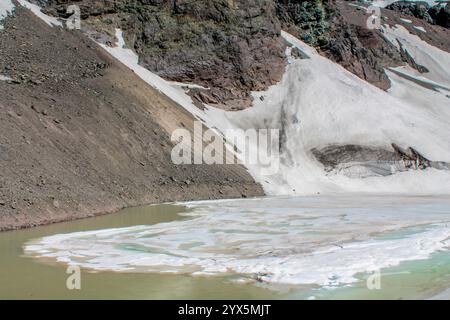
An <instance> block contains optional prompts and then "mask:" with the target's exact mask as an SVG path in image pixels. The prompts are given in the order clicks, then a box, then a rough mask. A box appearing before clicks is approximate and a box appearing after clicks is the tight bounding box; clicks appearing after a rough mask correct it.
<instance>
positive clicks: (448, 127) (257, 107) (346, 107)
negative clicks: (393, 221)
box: [102, 27, 450, 195]
mask: <svg viewBox="0 0 450 320" xmlns="http://www.w3.org/2000/svg"><path fill="white" fill-rule="evenodd" d="M398 30H400V32H398ZM386 35H387V37H391V38H393V37H394V36H395V37H397V36H398V35H401V36H402V37H403V38H404V39H405V40H404V42H405V43H406V44H408V46H410V47H411V51H412V53H411V54H412V56H414V57H415V58H417V60H418V63H419V64H423V65H425V66H426V67H427V68H429V69H430V71H431V72H430V79H429V78H424V79H422V78H423V77H422V78H420V77H421V75H417V74H412V71H411V70H408V69H405V70H400V71H402V72H407V73H408V72H409V73H411V75H412V76H414V77H416V82H412V81H407V80H406V79H405V78H404V77H401V76H399V75H398V74H397V73H393V72H391V73H388V74H389V76H390V77H391V79H392V81H393V87H392V88H391V90H390V91H389V92H385V91H382V90H380V89H378V88H376V87H374V86H372V85H370V84H368V83H367V82H365V81H363V80H361V79H360V78H358V77H356V76H355V75H353V74H352V73H350V72H348V71H347V70H345V69H344V68H342V67H341V66H339V65H338V64H335V63H333V62H332V61H330V60H328V59H326V58H324V57H322V56H321V55H319V54H318V53H317V52H316V50H315V49H313V48H311V47H309V46H308V45H306V44H305V43H303V42H302V41H300V40H298V39H296V38H295V37H293V36H292V35H290V34H288V33H285V32H283V37H284V38H285V39H286V40H287V41H288V42H290V43H291V44H292V45H293V46H295V47H297V48H298V49H299V50H301V51H302V52H303V53H304V54H305V55H306V56H307V57H309V58H308V59H302V60H294V59H293V58H292V57H290V59H289V61H290V64H289V65H288V67H287V69H286V73H285V75H284V77H283V79H282V81H281V82H280V83H279V84H277V85H275V86H272V87H270V88H269V89H268V90H267V91H265V92H255V93H254V96H255V101H254V106H253V107H252V108H250V109H247V110H243V111H239V112H226V111H224V110H221V109H216V108H213V107H209V106H207V108H206V109H205V110H204V111H203V110H200V109H199V108H197V107H196V106H195V105H194V104H193V102H192V100H191V98H190V97H189V96H188V95H186V94H185V92H184V91H183V90H182V89H181V88H180V87H179V84H171V83H169V82H167V81H165V80H163V79H162V78H160V77H159V76H157V75H155V74H153V73H152V72H150V71H148V70H147V69H145V68H143V67H142V66H140V65H139V64H138V57H137V55H136V54H135V53H134V52H133V51H132V50H129V49H126V48H124V40H123V35H122V32H121V31H120V30H117V33H116V37H117V39H118V40H119V43H118V45H117V46H116V47H114V48H111V47H108V46H105V45H102V46H103V48H104V49H105V50H106V51H108V52H109V53H110V54H111V55H112V56H114V57H115V58H117V59H118V60H119V61H121V62H122V63H124V64H125V65H126V66H127V67H129V68H130V69H132V70H133V71H134V72H135V73H136V74H137V75H138V76H139V77H141V78H142V79H143V80H144V81H146V82H147V83H148V84H150V85H151V86H153V87H154V88H156V89H158V90H159V91H161V92H162V93H164V94H165V95H167V96H168V97H169V98H171V99H173V100H174V101H175V102H177V103H179V104H180V105H181V106H183V107H184V108H185V109H186V110H188V111H189V112H191V113H192V114H193V115H194V116H195V117H197V118H198V119H200V120H202V121H203V122H204V123H205V124H206V125H207V126H208V127H209V128H216V129H218V132H222V133H226V131H227V130H228V129H244V130H247V129H280V130H281V132H282V134H283V137H284V141H283V144H282V150H281V164H280V169H279V171H278V172H277V173H276V174H274V175H272V176H265V175H261V174H260V173H261V168H260V167H259V166H257V165H248V166H247V168H248V170H249V172H250V173H251V174H252V175H253V176H254V178H255V180H257V181H258V182H260V183H261V184H262V185H263V187H264V189H265V191H266V192H267V193H268V194H273V195H275V194H315V193H334V192H386V193H415V194H429V193H439V194H442V193H446V194H450V172H448V171H439V170H435V169H429V170H426V171H408V172H402V173H398V174H395V175H392V176H388V177H370V178H365V179H355V178H349V177H347V176H345V175H344V174H329V173H327V172H325V170H324V167H323V165H322V164H320V163H319V162H318V161H317V160H316V159H315V157H314V156H313V155H312V153H311V149H313V148H317V149H321V148H324V147H327V146H329V145H346V144H356V145H362V146H369V147H378V148H384V149H387V150H391V144H392V143H396V144H397V145H399V146H401V147H404V148H407V147H413V148H415V149H416V150H418V151H419V152H421V153H422V154H423V155H424V156H425V157H427V158H429V159H430V160H433V161H448V162H450V116H449V109H450V108H448V106H449V99H448V98H447V97H446V95H445V94H444V93H443V92H440V91H439V90H438V89H437V88H440V89H441V90H444V89H442V88H445V87H446V83H447V82H446V81H447V80H446V79H447V77H448V75H447V74H446V73H445V72H444V71H442V70H439V68H438V67H434V65H435V64H436V63H439V65H440V66H446V65H448V63H449V61H450V59H449V55H448V54H446V55H444V54H442V53H441V52H439V51H437V49H436V48H428V47H425V46H428V45H427V44H426V43H424V42H421V41H419V40H420V39H419V40H418V38H413V37H412V35H407V34H404V33H403V31H402V29H401V27H398V28H397V29H396V30H386ZM406 40H409V42H407V41H406ZM428 49H429V50H430V51H429V53H428V55H426V52H427V50H428ZM408 50H409V47H408ZM430 52H431V54H430ZM288 53H289V50H288ZM436 57H438V58H436ZM446 70H449V69H446ZM396 71H399V70H396ZM431 75H432V76H431ZM420 81H422V82H423V81H428V85H430V86H432V87H433V88H434V90H429V89H427V88H426V87H424V86H421V85H420ZM433 84H434V85H435V86H433ZM444 91H445V90H444ZM261 96H263V97H264V99H259V97H261ZM272 143H278V141H272Z"/></svg>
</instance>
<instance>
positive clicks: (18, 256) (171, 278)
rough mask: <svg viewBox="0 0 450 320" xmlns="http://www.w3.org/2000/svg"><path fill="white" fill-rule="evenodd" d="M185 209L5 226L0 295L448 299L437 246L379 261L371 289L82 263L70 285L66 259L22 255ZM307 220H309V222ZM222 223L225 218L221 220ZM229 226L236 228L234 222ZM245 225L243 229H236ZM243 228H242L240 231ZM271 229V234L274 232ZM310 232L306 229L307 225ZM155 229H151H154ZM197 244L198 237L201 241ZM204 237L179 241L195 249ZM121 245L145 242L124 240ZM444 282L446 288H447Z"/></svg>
mask: <svg viewBox="0 0 450 320" xmlns="http://www.w3.org/2000/svg"><path fill="white" fill-rule="evenodd" d="M186 211H188V209H187V208H186V207H184V206H178V205H157V206H148V207H142V208H132V209H126V210H123V211H122V212H120V213H117V214H112V215H106V216H102V217H96V218H91V219H85V220H78V221H73V222H67V223H59V224H54V225H50V226H44V227H38V228H33V229H27V230H20V231H12V232H4V233H0V255H1V261H0V299H427V298H433V297H437V298H442V299H449V298H450V293H449V292H448V288H450V254H449V252H448V251H437V252H435V253H433V254H432V255H431V256H430V258H428V259H424V260H413V261H405V262H402V263H400V265H397V266H395V267H390V268H385V269H381V273H380V275H381V276H380V278H379V279H380V281H379V282H380V283H379V284H380V287H378V288H376V289H375V290H369V289H368V287H367V285H366V283H367V281H366V279H367V277H369V276H371V275H370V274H358V275H357V278H358V279H360V281H358V282H356V283H353V284H350V285H342V286H337V287H334V288H327V287H320V286H318V285H302V286H298V285H297V286H285V285H272V286H268V285H266V284H262V283H259V282H258V281H253V282H239V281H236V280H238V279H240V278H239V277H238V276H237V275H232V274H228V275H223V276H220V275H219V276H217V275H216V276H213V277H211V276H205V275H203V276H192V275H189V274H186V275H180V274H161V273H138V272H130V273H120V272H111V271H102V272H98V271H97V272H92V271H87V270H83V269H82V273H81V289H80V290H69V289H67V287H66V280H67V278H68V277H69V275H68V274H66V267H67V266H66V265H64V264H62V263H55V262H54V261H45V260H42V259H35V258H31V257H29V256H25V255H24V251H23V246H24V244H25V243H27V242H29V241H30V240H32V239H37V238H41V237H46V236H51V235H56V234H66V233H73V232H79V231H90V230H101V229H111V228H124V227H132V226H138V225H149V226H151V225H156V224H160V223H164V222H174V221H179V222H182V221H183V220H188V219H192V217H186V216H181V215H180V213H183V212H184V213H185V212H186ZM307 226H309V224H307ZM219 227H220V226H219ZM429 228H430V227H429V226H428V225H424V226H414V227H410V228H402V229H399V230H394V231H390V232H384V233H381V234H378V235H376V238H377V239H379V240H395V239H402V238H404V237H406V236H408V235H414V234H416V233H420V232H423V231H426V230H428V229H429ZM230 230H232V229H230ZM238 231H239V232H242V231H241V230H238ZM239 232H238V233H239ZM268 234H271V233H270V232H269V233H268ZM305 234H306V233H305ZM149 236H151V235H149ZM199 244H200V242H199ZM199 244H195V243H190V244H188V245H187V244H186V245H184V246H185V247H183V245H182V246H180V248H181V249H190V246H192V247H195V246H197V245H199ZM119 249H121V250H126V251H138V252H142V253H143V254H146V253H152V252H146V250H147V249H146V247H145V246H144V247H140V246H139V247H136V245H133V244H131V245H129V246H127V244H123V245H122V247H121V248H119ZM446 290H447V291H446Z"/></svg>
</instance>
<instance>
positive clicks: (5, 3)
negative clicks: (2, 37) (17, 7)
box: [0, 0, 14, 30]
mask: <svg viewBox="0 0 450 320" xmlns="http://www.w3.org/2000/svg"><path fill="white" fill-rule="evenodd" d="M13 11H14V4H13V3H12V1H11V0H2V2H0V30H3V25H2V20H3V19H5V18H6V17H7V16H9V15H10V14H11V13H12V12H13Z"/></svg>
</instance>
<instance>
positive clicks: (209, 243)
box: [0, 194, 450, 299]
mask: <svg viewBox="0 0 450 320" xmlns="http://www.w3.org/2000/svg"><path fill="white" fill-rule="evenodd" d="M449 249H450V197H437V196H436V197H425V196H421V197H414V196H386V195H376V196H375V195H361V194H354V195H345V196H341V195H336V196H320V195H318V196H308V197H266V198H255V199H242V200H219V201H200V202H189V203H178V204H163V205H152V206H146V207H140V208H130V209H125V210H123V211H121V212H119V213H116V214H110V215H105V216H100V217H96V218H90V219H84V220H77V221H72V222H66V223H59V224H53V225H48V226H43V227H37V228H32V229H25V230H19V231H10V232H3V233H0V255H1V261H0V274H1V276H0V299H56V298H58V299H429V298H439V299H450V290H449V288H450V254H449ZM68 266H72V269H73V266H75V267H76V268H79V270H80V278H79V280H80V282H79V283H80V285H81V288H80V289H79V290H77V289H73V290H69V289H68V288H67V285H66V282H67V279H68V278H69V277H71V274H68V273H67V269H68Z"/></svg>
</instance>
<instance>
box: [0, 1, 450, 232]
mask: <svg viewBox="0 0 450 320" xmlns="http://www.w3.org/2000/svg"><path fill="white" fill-rule="evenodd" d="M21 2H22V3H23V2H24V1H22V0H21ZM31 2H33V3H35V4H38V5H40V6H42V8H43V12H45V13H46V14H49V15H51V16H53V17H57V18H59V19H60V20H61V21H64V19H66V18H68V17H69V16H70V14H68V13H67V6H68V5H70V4H76V5H78V6H79V7H80V8H81V18H82V29H81V30H72V31H69V30H67V28H65V27H51V26H49V25H48V24H46V23H45V22H44V21H42V20H40V19H39V18H37V17H36V15H33V14H32V13H31V12H30V11H29V10H26V9H25V8H23V7H22V6H20V5H19V2H18V1H16V0H13V3H14V4H15V5H16V10H15V11H14V12H13V13H12V14H10V15H9V16H8V14H6V15H3V16H1V18H0V19H3V20H2V27H3V29H2V30H0V57H1V59H0V108H1V111H2V112H1V113H0V131H1V135H0V169H1V170H2V172H3V174H2V175H1V176H0V211H1V213H2V214H0V229H11V228H16V227H25V226H32V225H37V224H43V223H50V222H55V221H61V220H66V219H72V218H76V217H84V216H91V215H94V214H97V213H104V212H109V211H115V210H117V209H119V208H122V207H125V206H133V205H139V204H144V203H154V202H162V201H169V200H171V201H173V200H186V199H208V198H229V197H246V196H254V195H262V194H263V193H264V192H263V189H262V187H261V185H259V184H257V183H255V181H254V178H255V177H257V175H255V174H253V177H252V176H250V175H249V173H248V172H247V170H246V168H244V167H241V166H237V165H236V166H221V165H219V166H203V165H200V166H176V165H174V164H172V162H171V161H170V152H171V149H172V146H173V144H172V143H171V142H170V133H171V132H172V131H173V130H174V129H175V128H179V127H184V128H187V129H189V130H192V127H193V121H194V118H193V116H192V115H191V114H190V113H188V112H187V111H186V108H185V109H183V108H182V107H181V106H180V105H177V104H176V103H175V102H174V101H172V100H171V99H170V98H169V96H170V94H168V93H167V92H166V94H167V95H168V96H165V95H164V94H162V93H161V92H159V91H158V90H156V89H154V88H152V87H151V86H149V85H148V83H146V82H145V81H143V80H142V79H141V78H139V76H140V75H139V74H138V73H136V72H132V71H131V70H130V69H128V68H127V67H125V65H123V64H121V63H120V61H118V60H120V56H115V58H117V59H118V60H116V59H114V58H113V56H110V55H108V53H107V52H106V51H105V50H103V49H102V48H101V47H100V46H99V45H98V43H96V42H99V43H102V44H104V45H106V46H107V47H106V48H112V47H115V46H116V47H115V48H117V49H119V50H120V49H123V48H118V47H117V45H116V41H117V40H118V39H117V35H118V34H120V33H118V32H117V29H118V28H119V29H121V30H123V32H124V35H125V44H126V46H127V47H128V48H132V49H133V51H134V52H135V53H137V54H138V56H139V63H140V65H141V66H143V67H145V68H147V69H148V70H150V71H151V72H153V73H154V74H156V75H160V76H161V77H162V78H164V79H166V80H168V81H173V82H179V83H182V85H181V86H182V87H183V88H185V89H186V85H185V84H186V83H188V84H195V85H196V86H194V87H190V88H189V89H186V92H187V93H188V94H189V95H190V96H191V97H192V98H193V100H194V101H195V104H196V106H198V107H199V108H198V110H197V109H196V111H198V112H201V113H202V114H203V115H205V116H207V117H209V120H212V121H210V122H208V121H205V123H207V124H208V125H210V127H215V128H219V130H222V131H224V130H225V129H227V126H228V125H229V126H230V127H232V128H238V129H249V128H266V127H269V126H272V127H273V128H279V129H280V130H281V134H282V142H281V143H280V146H281V149H282V150H281V151H282V152H283V154H282V157H281V161H282V165H283V166H284V168H285V169H286V170H285V171H284V172H282V173H281V174H280V176H282V178H281V179H279V180H277V179H278V178H279V177H278V176H276V177H275V178H273V179H263V178H261V177H258V182H259V183H261V184H262V185H263V186H264V187H265V190H269V189H270V190H271V191H274V190H275V191H279V192H285V193H290V192H292V191H294V192H297V191H299V190H300V191H305V192H306V191H310V192H311V190H312V192H316V191H317V192H321V191H322V190H340V189H339V188H338V187H336V184H335V181H331V180H333V179H331V180H330V179H329V176H328V174H329V173H330V172H332V173H336V172H337V174H341V173H342V172H344V173H348V172H350V173H351V174H355V175H357V176H358V177H361V172H363V173H364V175H366V176H370V177H372V176H373V174H374V171H377V170H378V171H377V172H382V175H385V176H392V175H395V174H396V173H398V172H402V173H405V174H406V175H409V174H410V172H409V171H410V169H411V168H416V169H418V170H426V169H428V168H433V169H436V168H437V169H439V170H441V169H442V170H446V169H448V168H447V165H448V163H449V161H450V160H449V159H450V158H448V153H447V151H446V150H447V149H448V145H447V147H446V143H447V140H446V139H447V138H446V137H445V136H447V134H446V133H445V132H446V131H445V130H447V129H446V128H447V127H448V125H447V122H446V121H447V120H446V119H447V113H448V111H446V110H447V109H445V108H444V107H445V105H446V104H447V103H448V99H449V97H450V95H448V94H447V95H446V92H447V91H448V73H446V71H445V70H443V69H445V66H447V65H448V64H447V62H448V56H447V54H448V52H450V34H449V32H450V30H449V29H448V27H447V25H446V23H444V22H443V21H446V20H445V19H446V18H445V17H446V12H448V7H449V6H448V5H447V6H441V7H439V8H438V7H426V10H425V11H423V10H422V9H420V10H422V11H420V10H419V9H418V8H419V7H412V6H405V4H404V3H397V4H396V3H392V2H391V1H388V2H389V5H388V6H387V7H386V8H383V9H382V21H381V22H382V24H383V28H377V29H368V28H367V19H368V18H369V15H368V14H367V11H366V9H365V7H364V6H365V5H367V3H366V2H358V1H331V0H330V1H326V0H323V1H321V0H314V1H303V0H248V1H244V0H210V1H206V0H205V1H204V0H198V1H192V0H171V1H169V0H115V1H108V0H33V1H31ZM2 9H3V8H2ZM418 10H419V11H420V12H419V11H418ZM62 25H63V24H62ZM282 30H286V31H288V32H289V33H286V32H284V31H282ZM293 36H295V37H297V38H299V39H300V40H303V41H304V42H301V41H299V40H297V39H295V38H294V37H293ZM402 37H403V38H402ZM107 50H108V51H109V49H107ZM109 52H111V51H109ZM428 53H430V54H428ZM431 53H432V54H433V55H432V54H431ZM430 57H431V58H433V59H434V60H433V59H431V58H430ZM435 57H438V58H439V59H435ZM440 58H442V59H440ZM430 60H433V61H430ZM440 60H442V61H440ZM440 63H442V64H440ZM338 64H339V65H340V66H342V67H344V68H345V69H346V70H344V69H343V68H341V67H340V66H339V65H338ZM347 71H349V72H350V73H349V72H347ZM147 72H148V71H147ZM354 75H356V76H357V77H359V78H360V79H358V78H357V77H355V76H354ZM407 81H409V82H407ZM183 83H184V84H183ZM368 83H370V84H372V85H375V86H376V87H378V88H381V89H383V90H384V91H383V90H379V89H378V88H375V87H373V86H372V85H369V84H368ZM165 84H167V83H165ZM178 85H179V84H178ZM168 86H170V83H169V84H168ZM178 89H180V88H179V87H177V89H176V90H178ZM160 90H161V91H163V93H164V90H162V89H160ZM171 90H174V88H173V87H171ZM408 90H413V92H409V95H411V97H413V98H411V97H409V96H408V94H406V93H405V92H408ZM446 90H447V91H446ZM253 91H259V92H258V93H255V95H254V96H253V95H252V92H253ZM178 92H179V93H180V94H181V95H182V94H183V92H182V90H179V91H178ZM412 93H414V95H413V94H412ZM420 94H421V95H420ZM255 97H256V98H255ZM368 97H370V101H366V99H369V98H368ZM172 98H173V97H172ZM355 101H356V102H355ZM179 103H180V104H182V103H181V102H179ZM386 103H387V104H388V105H385V104H386ZM393 106H394V107H393ZM241 109H245V110H243V111H238V110H241ZM362 109H364V110H365V112H361V110H362ZM225 111H231V112H225ZM355 114H356V115H357V116H355ZM379 117H381V120H382V121H381V120H380V119H379ZM355 119H356V120H357V121H356V120H355ZM374 123H377V124H378V126H375V127H373V124H374ZM350 124H351V125H350ZM330 128H334V131H333V130H331V129H330ZM380 128H381V129H380ZM437 128H439V130H441V131H439V130H438V129H437ZM330 130H331V131H332V132H329V133H328V131H330ZM358 130H359V131H358ZM438 131H439V132H438ZM300 133H301V134H300ZM400 133H401V134H400ZM442 133H443V134H444V137H441V136H440V135H439V134H442ZM322 135H324V137H322ZM319 137H322V138H323V139H322V140H320V139H319ZM362 137H363V138H364V139H362ZM374 137H376V138H377V139H375V138H374ZM423 137H427V139H428V140H425V139H424V138H423ZM371 139H375V140H376V141H375V142H373V141H372V140H371ZM369 140H370V141H372V142H373V144H374V145H375V146H374V145H369V144H370V143H369V142H370V141H369ZM318 141H320V142H321V143H318ZM417 146H419V147H417ZM302 148H303V149H302ZM355 162H358V166H357V168H356V169H355V166H353V164H354V163H355ZM380 162H383V163H382V165H383V168H382V170H381V169H380V167H379V166H380ZM305 163H306V164H307V165H308V166H309V167H308V170H305V171H301V170H302V167H301V166H303V165H305ZM392 163H394V165H393V166H392V165H391V164H392ZM374 168H375V169H374ZM249 170H250V169H249ZM283 170H284V169H283ZM250 171H251V170H250ZM300 171H301V172H300ZM355 172H356V173H355ZM299 174H301V175H300V177H301V178H299ZM427 174H428V172H427ZM433 174H434V173H433ZM433 174H430V175H429V176H432V177H431V178H429V181H436V180H432V179H434V176H433ZM283 175H284V176H283ZM349 175H350V174H349ZM436 175H438V176H439V179H441V178H442V177H443V175H440V173H437V174H436ZM319 177H320V179H319ZM444 177H445V176H444ZM341 178H342V177H340V176H339V179H341ZM344 178H345V179H347V178H348V176H345V174H344ZM344 178H343V179H344ZM416 178H417V177H416ZM416 178H415V179H416ZM283 179H284V180H283ZM318 180H321V181H320V183H317V185H320V187H317V189H314V187H313V186H314V185H315V183H316V182H317V181H318ZM392 180H395V179H392ZM444 180H445V179H444ZM268 181H270V183H272V185H271V186H270V188H268V189H267V185H264V184H265V183H269V182H268ZM330 181H331V182H330ZM342 181H344V180H342ZM345 181H347V180H345ZM414 181H416V180H414ZM439 181H440V180H439ZM339 183H340V182H339ZM339 183H338V184H337V185H338V186H339ZM433 183H434V182H433ZM349 185H350V184H349ZM352 185H353V186H355V185H354V184H352ZM361 185H363V186H365V185H364V183H361ZM398 185H401V183H399V184H398ZM398 185H396V186H397V187H398ZM280 186H282V187H280ZM323 186H325V187H323ZM357 189H358V190H361V188H360V186H359V185H357ZM346 190H350V191H351V190H353V189H351V188H348V189H346ZM415 190H416V189H415ZM419 191H420V190H419ZM274 193H275V192H274Z"/></svg>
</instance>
